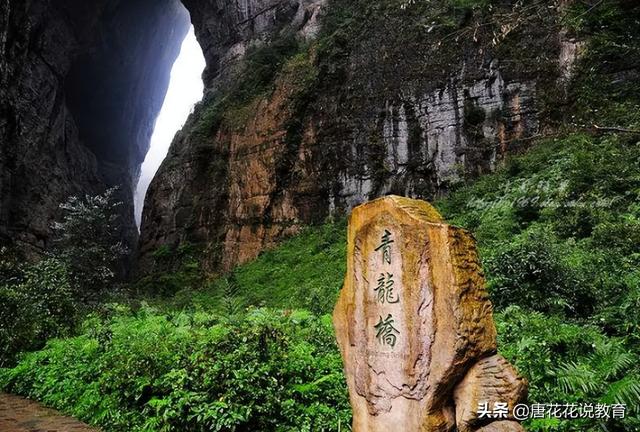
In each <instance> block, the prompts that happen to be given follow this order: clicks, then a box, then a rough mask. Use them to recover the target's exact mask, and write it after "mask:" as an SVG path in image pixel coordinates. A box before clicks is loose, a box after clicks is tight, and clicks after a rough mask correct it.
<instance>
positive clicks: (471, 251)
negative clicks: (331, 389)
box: [333, 196, 526, 432]
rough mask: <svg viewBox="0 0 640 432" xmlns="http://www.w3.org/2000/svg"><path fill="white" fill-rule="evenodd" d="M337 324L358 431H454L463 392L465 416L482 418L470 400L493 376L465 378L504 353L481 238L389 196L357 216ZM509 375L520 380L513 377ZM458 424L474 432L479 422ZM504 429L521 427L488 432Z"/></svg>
mask: <svg viewBox="0 0 640 432" xmlns="http://www.w3.org/2000/svg"><path fill="white" fill-rule="evenodd" d="M333 323H334V327H335V329H336V336H337V339H338V344H339V346H340V351H341V354H342V358H343V361H344V367H345V375H346V379H347V384H348V387H349V398H350V402H351V406H352V409H353V431H354V432H389V431H391V432H393V431H402V432H414V431H416V432H418V431H420V432H441V431H442V432H445V431H453V430H455V429H456V427H457V425H456V417H457V413H456V409H457V407H456V406H455V398H454V390H455V392H457V394H458V395H459V399H458V400H459V401H460V402H461V403H463V404H464V406H465V408H464V409H465V410H469V411H473V412H475V410H470V409H469V407H468V406H467V405H468V404H469V403H473V401H472V400H470V398H471V399H472V398H473V397H476V395H483V394H485V393H486V394H490V391H488V390H487V391H485V390H484V389H483V388H484V386H493V385H494V384H495V383H494V382H493V381H492V380H491V379H485V378H484V376H483V377H482V378H481V379H478V378H477V377H476V378H475V379H474V377H475V375H473V376H470V377H469V378H468V379H466V380H465V376H467V373H469V372H472V371H473V369H472V368H473V366H474V365H475V364H476V363H478V362H479V361H480V360H483V359H486V358H491V356H493V355H494V354H495V352H496V349H497V347H496V329H495V325H494V322H493V316H492V307H491V303H490V302H489V298H488V295H487V292H486V289H485V283H484V278H483V276H482V271H481V269H480V266H479V264H478V257H477V252H476V248H475V240H474V239H473V237H472V236H471V234H469V233H468V232H467V231H465V230H463V229H461V228H457V227H453V226H450V225H447V224H446V223H445V222H444V221H443V219H442V217H441V216H440V214H439V213H438V212H437V211H436V210H435V209H434V208H433V207H432V206H431V205H429V204H428V203H426V202H424V201H419V200H412V199H409V198H403V197H398V196H387V197H384V198H380V199H377V200H374V201H371V202H368V203H366V204H363V205H361V206H359V207H357V208H355V209H354V210H353V212H352V213H351V216H350V219H349V230H348V250H347V274H346V276H345V282H344V287H343V288H342V291H341V293H340V297H339V299H338V303H337V305H336V308H335V311H334V314H333ZM500 364H501V365H503V366H505V367H508V368H511V366H510V365H508V364H506V361H505V363H504V364H503V363H500ZM497 373H499V374H501V373H503V371H502V370H498V371H497ZM504 373H505V374H506V375H508V376H511V373H512V369H508V371H507V372H504ZM479 375H482V374H479ZM465 381H466V383H465ZM503 381H504V379H501V378H500V377H496V382H500V383H502V382H503ZM516 381H517V380H516ZM517 382H520V381H517ZM522 383H524V382H522ZM467 385H469V386H472V388H470V389H466V388H465V387H466V386H467ZM500 385H502V384H500ZM478 387H480V388H478ZM524 387H525V388H526V384H524ZM483 392H484V393H483ZM512 393H513V392H509V391H505V392H503V394H501V397H502V396H505V397H507V396H508V397H509V398H510V399H509V400H504V401H502V400H500V401H499V402H508V403H509V404H510V405H511V404H513V402H514V400H516V399H517V400H519V399H521V397H522V395H521V394H520V393H518V392H515V393H518V394H517V395H516V396H512ZM464 395H470V396H469V397H467V399H464V397H463V396H464ZM487 402H494V401H487ZM458 417H459V418H460V421H461V422H466V423H464V425H466V426H463V427H467V428H468V429H466V430H473V429H469V428H472V427H475V426H473V424H474V421H475V419H474V418H473V415H470V414H466V415H465V416H459V415H458ZM487 423H488V422H487V421H485V422H484V423H482V424H479V425H478V426H477V428H480V427H486V426H488V425H487ZM498 423H505V424H507V423H508V424H509V425H508V426H510V424H511V423H515V424H516V425H517V426H518V427H520V426H519V424H518V423H517V422H511V421H509V420H508V419H496V421H494V422H493V423H489V425H494V424H495V425H496V427H498ZM498 430H503V429H498ZM504 430H516V429H504ZM520 430H521V429H520Z"/></svg>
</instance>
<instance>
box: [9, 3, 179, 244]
mask: <svg viewBox="0 0 640 432" xmlns="http://www.w3.org/2000/svg"><path fill="white" fill-rule="evenodd" d="M188 25H189V16H188V13H187V11H186V10H185V9H184V8H183V6H182V5H181V4H180V2H179V1H178V0H127V1H121V0H96V1H92V2H86V1H82V0H54V1H45V0H34V1H27V2H25V1H21V0H3V1H2V2H0V240H2V241H7V240H9V241H12V242H15V243H17V244H18V245H19V246H20V247H21V248H22V249H25V250H27V251H29V252H31V253H34V252H35V253H37V252H39V251H41V250H42V249H45V248H46V247H47V246H48V243H49V240H50V238H49V237H50V225H51V222H52V219H53V218H54V217H55V215H56V212H57V209H58V205H59V204H60V203H61V202H63V201H65V200H66V198H67V197H68V196H70V195H72V194H85V193H99V192H101V191H102V190H104V189H105V188H106V187H111V186H119V187H120V190H121V198H122V200H123V201H124V202H125V206H124V207H123V222H122V230H123V236H125V237H126V238H127V239H128V241H129V242H130V243H131V245H133V246H135V238H136V235H137V232H136V229H135V225H134V219H133V200H132V192H133V189H134V188H135V182H136V179H137V177H138V170H139V166H140V164H141V163H142V160H143V159H144V156H145V154H146V152H147V148H148V145H149V138H150V135H151V132H152V130H153V125H154V121H155V118H156V116H157V113H158V111H159V109H160V107H161V104H162V100H163V98H164V95H165V93H166V88H167V85H168V79H169V72H170V69H171V65H172V63H173V61H174V60H175V58H176V56H177V54H178V50H179V48H180V43H181V41H182V38H183V36H184V34H186V31H187V30H188ZM159 30H161V31H159Z"/></svg>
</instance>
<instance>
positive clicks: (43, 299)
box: [0, 259, 76, 366]
mask: <svg viewBox="0 0 640 432" xmlns="http://www.w3.org/2000/svg"><path fill="white" fill-rule="evenodd" d="M5 263H6V261H5ZM5 268H6V266H5ZM12 273H13V274H14V276H13V277H12V278H7V279H2V280H0V366H7V365H10V364H12V363H13V361H14V357H15V355H16V354H17V353H19V352H21V351H27V350H33V349H38V348H40V347H41V346H42V345H43V344H44V341H46V340H47V339H49V338H52V337H57V336H62V335H65V334H68V332H69V331H70V330H71V328H72V327H73V324H74V320H75V318H76V308H75V300H74V299H75V296H74V293H73V289H72V286H71V283H70V277H69V273H68V271H67V267H66V265H65V264H64V263H62V262H61V261H58V260H56V259H45V260H42V261H40V262H38V263H36V264H31V265H22V266H18V265H14V270H13V271H12Z"/></svg>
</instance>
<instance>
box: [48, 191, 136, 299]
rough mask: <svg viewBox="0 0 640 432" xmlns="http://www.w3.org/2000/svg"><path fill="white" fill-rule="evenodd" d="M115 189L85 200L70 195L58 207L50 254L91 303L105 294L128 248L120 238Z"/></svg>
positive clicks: (88, 196)
mask: <svg viewBox="0 0 640 432" xmlns="http://www.w3.org/2000/svg"><path fill="white" fill-rule="evenodd" d="M116 192H117V188H111V189H107V190H106V191H105V192H104V193H102V194H99V195H95V196H90V195H86V196H85V197H83V198H81V197H77V196H71V197H69V199H68V200H67V201H66V202H64V203H63V204H61V205H60V209H61V210H62V211H63V217H62V220H61V221H59V222H55V223H54V224H53V226H52V228H53V230H54V231H55V233H56V235H55V248H54V255H55V256H56V257H57V258H58V259H60V260H61V261H63V262H64V263H66V265H67V266H68V267H69V271H70V273H71V276H72V278H73V283H74V286H75V287H76V288H77V289H78V294H79V296H80V299H81V300H83V301H85V302H86V301H92V300H95V299H96V298H98V297H99V296H100V295H101V294H104V293H105V292H106V289H107V287H109V286H110V284H112V283H113V282H114V280H115V278H116V275H117V273H118V267H119V266H120V265H121V264H122V262H123V259H124V257H125V256H126V255H127V254H128V249H127V247H126V246H125V245H124V243H123V241H122V239H121V229H120V223H119V218H120V213H119V207H120V206H121V205H122V202H120V201H118V200H117V199H116V196H115V195H116Z"/></svg>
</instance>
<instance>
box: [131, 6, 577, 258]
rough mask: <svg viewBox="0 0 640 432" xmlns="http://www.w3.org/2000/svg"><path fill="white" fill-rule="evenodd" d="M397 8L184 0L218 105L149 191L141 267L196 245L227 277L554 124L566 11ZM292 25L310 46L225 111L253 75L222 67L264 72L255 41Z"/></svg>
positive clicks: (193, 128) (271, 39) (197, 118)
mask: <svg viewBox="0 0 640 432" xmlns="http://www.w3.org/2000/svg"><path fill="white" fill-rule="evenodd" d="M214 3H215V5H214ZM401 3H402V2H397V1H390V0H389V1H387V0H385V1H376V2H365V1H355V2H349V3H348V4H345V3H344V2H338V1H333V2H329V3H328V4H320V3H317V2H308V3H306V2H295V1H248V2H247V1H245V2H236V3H235V5H234V6H231V7H229V8H226V7H221V6H220V5H219V4H218V3H217V2H212V1H210V2H206V1H195V0H191V1H187V2H186V4H187V6H188V7H189V8H190V9H191V12H192V15H193V16H195V17H197V18H195V19H194V23H195V25H196V32H197V34H198V36H199V40H200V42H201V44H202V45H203V48H204V52H205V54H206V58H207V61H208V69H207V73H206V74H205V77H206V82H207V85H208V88H209V89H210V95H209V98H208V99H206V100H205V102H204V103H203V104H202V106H200V107H199V108H198V109H197V110H196V111H195V112H194V114H193V115H192V117H191V118H190V120H189V122H188V123H187V125H186V126H185V128H184V130H183V131H182V132H181V133H180V134H178V136H177V137H176V139H175V141H174V143H173V145H172V147H171V150H170V152H169V156H168V157H167V160H165V162H164V164H163V165H162V167H161V169H160V171H159V173H158V175H157V176H156V178H155V180H154V182H153V183H152V185H151V187H150V189H149V192H148V194H147V199H146V204H145V210H144V214H143V224H142V237H141V243H140V245H141V249H140V250H141V258H142V267H143V268H144V269H149V268H150V267H151V265H152V261H153V260H152V258H151V253H152V252H153V251H154V250H155V249H156V248H158V247H159V246H161V245H168V246H177V245H178V244H183V243H190V244H194V245H196V246H199V247H201V248H202V249H203V250H204V252H205V253H204V255H203V256H204V258H203V264H204V265H205V267H206V268H208V269H210V270H219V269H222V270H227V269H229V268H231V267H233V266H234V265H236V264H237V263H240V262H244V261H247V260H249V259H252V258H254V257H255V256H256V255H257V254H258V253H259V252H260V251H261V250H263V249H264V248H266V247H269V246H271V245H272V244H273V243H274V242H276V241H278V240H279V239H281V238H282V237H283V236H286V235H289V234H291V233H293V232H296V231H297V230H298V229H299V228H300V227H301V226H303V225H305V224H308V223H313V222H317V221H320V220H322V219H323V218H325V217H326V216H329V215H333V214H342V213H344V212H346V211H348V210H349V209H351V208H352V207H354V206H355V205H358V204H360V203H362V202H364V201H366V200H369V199H372V198H375V197H378V196H381V195H385V194H389V193H394V194H400V195H405V196H409V197H416V198H426V199H432V198H434V197H436V196H438V195H440V194H442V193H444V192H446V191H447V190H448V189H449V188H450V187H451V185H452V184H455V183H456V182H458V181H459V180H460V179H462V178H464V177H467V176H474V175H478V174H481V173H483V172H487V171H490V170H492V169H494V168H495V167H496V165H497V164H499V163H500V160H501V159H502V158H503V157H504V156H505V155H506V154H507V153H510V152H516V151H518V150H519V149H521V148H523V147H525V146H526V145H527V143H528V140H529V139H530V138H531V137H532V136H536V135H538V134H540V133H541V132H543V131H544V130H545V128H547V127H550V126H553V119H554V115H556V113H554V112H552V110H549V107H550V106H555V107H559V106H561V102H562V94H563V89H564V85H565V79H566V76H567V75H568V73H569V69H570V67H571V64H572V62H573V60H574V59H575V57H576V55H577V53H578V51H579V45H578V44H577V43H575V42H574V41H571V40H570V39H569V38H568V36H567V33H566V32H565V31H563V30H562V28H561V26H560V24H559V23H560V17H561V16H562V10H563V8H564V7H565V5H563V4H562V3H558V4H555V5H554V7H552V8H549V7H548V6H549V5H544V6H541V5H537V6H535V5H534V6H523V5H522V4H521V3H520V2H513V3H512V2H502V5H501V6H491V7H489V8H486V9H479V10H478V9H462V10H459V9H456V8H453V7H451V2H448V1H441V2H414V3H412V4H410V3H408V4H407V5H405V7H402V5H401ZM479 3H480V2H479ZM494 3H495V2H494ZM536 7H537V8H543V9H544V10H538V9H536ZM321 11H324V12H321ZM320 13H323V14H324V15H323V16H324V18H323V19H322V20H321V22H322V23H323V24H322V27H321V29H320V30H319V29H318V22H319V20H318V15H319V14H320ZM280 18H282V21H281V20H280ZM283 22H289V24H287V25H285V26H284V27H283V24H282V23H283ZM229 23H232V26H231V27H229V26H228V24H229ZM230 28H231V29H235V30H233V31H231V30H230ZM283 28H286V29H287V30H290V31H293V32H294V33H297V35H298V39H299V40H300V39H305V38H306V39H307V40H308V39H309V38H312V39H313V38H315V39H314V42H312V43H310V46H309V45H308V44H301V47H300V48H299V49H298V51H297V54H294V55H290V56H288V57H286V59H285V60H283V61H282V64H283V66H282V67H279V68H278V71H279V72H278V73H277V74H276V78H275V79H274V80H273V81H272V84H271V85H269V86H268V87H267V88H266V89H263V90H262V91H259V92H256V94H254V95H252V97H248V98H246V97H245V98H244V99H243V100H245V101H244V102H243V103H242V104H240V105H241V107H238V106H237V105H238V104H237V103H235V104H233V103H231V104H230V103H228V99H230V98H234V97H235V98H238V92H235V93H234V92H233V91H232V92H228V91H225V89H226V88H228V87H230V86H231V87H232V86H233V84H232V83H233V80H234V79H235V80H236V81H242V80H245V81H246V80H247V79H253V78H252V75H251V74H250V73H246V71H245V73H244V74H243V73H241V72H239V71H238V70H237V68H236V70H235V72H236V73H235V74H234V75H233V78H231V79H230V78H229V77H228V76H225V74H224V72H225V71H226V70H227V69H228V67H227V66H225V65H227V64H228V61H227V59H229V58H234V56H236V58H237V57H238V56H240V57H241V56H242V55H243V54H245V55H246V57H247V60H246V62H247V63H248V66H247V68H248V69H251V68H252V67H255V61H254V60H253V59H252V57H251V52H249V53H247V49H248V47H250V46H251V45H252V44H254V45H255V44H256V40H260V41H261V42H262V44H263V47H262V48H261V49H262V50H265V49H268V48H265V46H266V47H268V46H269V44H274V43H277V41H279V40H281V39H282V38H283V34H285V33H286V30H284V31H283ZM238 29H240V30H238ZM221 42H222V43H221ZM259 52H260V51H257V53H255V54H256V55H257V54H259ZM258 58H260V56H259V55H258ZM220 72H222V74H221V75H218V74H219V73H220ZM230 83H231V84H230ZM240 95H243V94H242V93H240ZM212 112H214V113H215V115H216V116H217V117H216V121H214V122H212V121H211V119H210V117H211V116H212ZM220 112H222V114H220Z"/></svg>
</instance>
